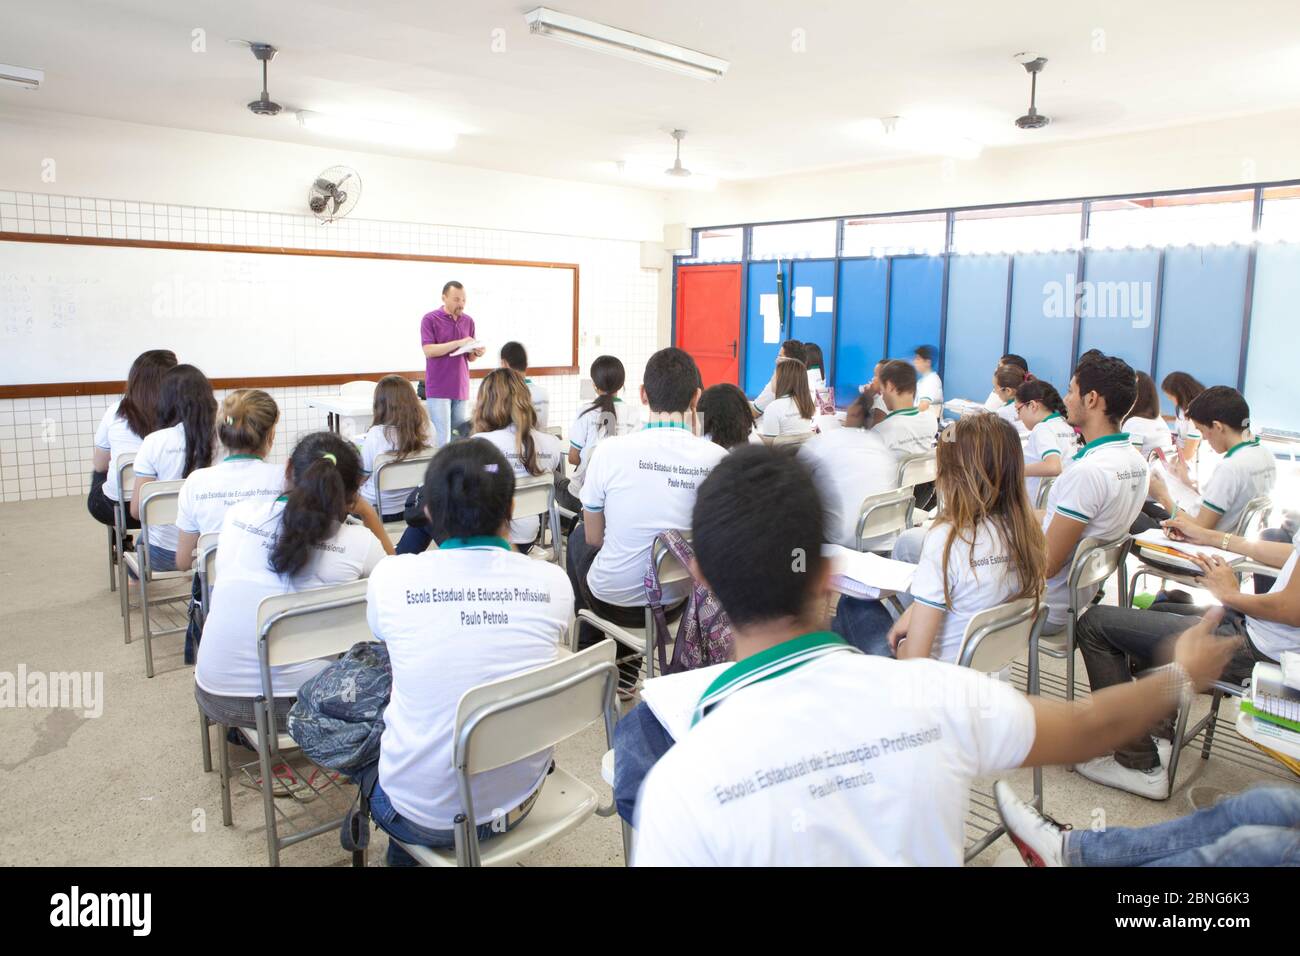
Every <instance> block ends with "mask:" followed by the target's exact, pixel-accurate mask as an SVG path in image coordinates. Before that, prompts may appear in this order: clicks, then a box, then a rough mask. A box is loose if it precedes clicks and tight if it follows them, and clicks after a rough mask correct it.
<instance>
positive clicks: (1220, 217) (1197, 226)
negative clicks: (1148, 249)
mask: <svg viewBox="0 0 1300 956" xmlns="http://www.w3.org/2000/svg"><path fill="white" fill-rule="evenodd" d="M1253 204H1254V192H1253V190H1249V189H1238V190H1232V191H1228V192H1217V193H1188V194H1185V195H1180V196H1151V197H1149V198H1145V199H1144V198H1138V199H1105V200H1097V201H1095V202H1093V204H1092V212H1091V214H1090V216H1089V220H1088V244H1089V245H1090V246H1094V247H1095V246H1166V245H1178V244H1182V245H1207V244H1209V243H1226V242H1246V241H1249V240H1250V238H1251V231H1250V225H1251V224H1250V218H1251V208H1252V206H1253Z"/></svg>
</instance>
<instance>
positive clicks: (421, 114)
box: [0, 0, 1300, 188]
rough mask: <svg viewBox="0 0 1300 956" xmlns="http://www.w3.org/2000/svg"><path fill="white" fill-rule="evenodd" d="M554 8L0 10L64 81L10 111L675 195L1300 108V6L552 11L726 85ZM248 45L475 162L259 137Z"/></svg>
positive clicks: (1097, 3)
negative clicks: (609, 47) (643, 54)
mask: <svg viewBox="0 0 1300 956" xmlns="http://www.w3.org/2000/svg"><path fill="white" fill-rule="evenodd" d="M536 5H537V4H536V3H533V2H529V0H519V2H513V3H512V2H502V0H473V2H464V0H462V2H457V3H447V2H435V0H364V2H360V0H358V2H348V0H275V2H267V0H187V2H185V3H177V2H175V0H40V2H38V3H31V2H22V0H0V63H8V64H16V65H20V66H30V67H38V68H42V69H44V70H45V71H46V78H45V85H44V86H43V87H42V89H41V90H39V91H38V92H34V93H32V92H25V91H22V90H18V89H14V88H12V87H7V86H3V85H0V105H10V106H17V107H28V108H36V109H40V110H49V111H54V112H59V113H67V114H82V115H90V116H96V117H105V118H111V119H117V120H127V121H131V122H137V123H148V124H152V125H158V126H167V127H177V128H182V129H196V130H207V131H212V132H218V133H229V134H234V135H238V136H249V137H259V138H266V139H275V140H283V141H288V142H302V143H313V144H318V145H329V144H335V145H338V146H340V147H346V148H349V149H359V150H363V151H372V152H381V153H392V154H396V155H407V156H427V157H429V158H435V159H437V160H439V161H443V162H452V163H462V164H466V165H470V166H477V167H486V168H493V169H503V170H512V171H517V172H524V173H532V174H538V175H544V176H554V177H562V178H567V179H578V180H589V181H595V182H627V183H629V184H634V185H651V186H655V187H663V188H670V187H677V186H681V185H686V186H697V185H700V184H701V182H702V180H704V178H705V177H717V178H719V179H722V180H738V179H757V178H764V177H770V176H776V175H782V174H787V173H795V172H806V171H809V170H813V169H819V168H827V167H834V166H848V165H860V164H863V163H872V162H882V161H894V160H897V159H900V158H906V157H911V156H917V155H927V154H932V155H937V154H938V153H940V152H942V150H941V149H938V148H935V147H932V146H930V145H926V146H922V147H915V146H913V147H910V148H898V147H895V146H892V145H889V144H886V143H884V142H882V137H881V136H880V135H879V134H878V133H877V134H876V135H874V136H866V137H864V136H862V135H860V134H858V133H857V132H856V131H855V124H862V123H863V122H864V121H866V122H868V123H869V122H870V121H871V120H873V119H878V118H880V117H885V116H894V115H899V116H903V117H907V118H915V119H919V120H925V121H928V122H929V123H930V124H931V127H932V128H933V126H934V125H938V126H940V127H941V128H943V129H946V130H950V131H951V132H952V133H953V134H956V135H959V136H961V137H962V138H964V139H966V140H970V141H974V142H976V143H979V144H982V145H983V146H984V147H985V148H996V147H1003V146H1015V145H1022V144H1030V143H1040V142H1057V141H1061V140H1065V139H1079V138H1092V137H1099V136H1107V135H1112V134H1116V133H1120V132H1126V131H1132V130H1140V129H1148V128H1154V127H1160V126H1169V125H1179V124H1185V123H1190V122H1195V121H1199V120H1204V119H1209V118H1215V117H1222V116H1229V115H1241V114H1247V113H1262V112H1268V111H1273V110H1281V109H1287V108H1293V107H1297V106H1300V4H1297V3H1295V2H1294V0H1256V2H1253V3H1251V4H1249V5H1238V6H1231V5H1226V4H1224V3H1223V2H1222V0H1143V2H1134V0H1092V2H1090V3H1087V4H1055V3H1053V4H1044V3H1040V2H1038V0H984V2H980V3H972V2H970V0H930V2H926V3H899V2H894V3H881V2H863V0H836V2H827V0H820V2H812V0H753V2H747V3H742V2H737V0H708V2H704V0H658V2H655V3H646V2H643V0H637V2H633V0H553V4H552V6H553V8H554V9H558V10H561V11H563V12H565V13H570V14H575V15H578V16H584V17H588V18H591V19H595V20H599V21H601V22H603V23H607V24H610V25H614V26H617V27H621V28H624V29H627V30H632V31H635V32H638V33H643V34H648V35H650V36H654V37H656V38H658V39H662V40H666V41H669V42H673V43H677V44H679V45H682V46H687V47H690V48H693V49H696V50H699V51H702V52H705V53H709V54H712V55H715V56H719V57H723V58H725V59H728V60H730V61H731V69H730V71H729V72H728V73H727V75H726V77H725V78H723V79H722V80H720V81H717V82H705V81H701V80H696V79H693V78H689V77H683V76H678V75H676V74H673V73H668V72H664V71H661V70H657V69H653V68H651V67H648V66H644V65H642V64H639V63H634V62H628V61H626V60H623V59H619V58H616V57H611V56H607V55H603V54H600V53H597V52H592V51H588V50H584V49H579V48H575V47H572V46H569V45H567V44H563V43H559V42H556V41H554V40H550V39H545V38H542V37H536V36H531V35H530V34H529V33H528V30H527V26H526V24H525V22H524V17H523V14H524V12H525V11H527V10H529V9H531V8H532V7H533V6H536ZM196 29H201V30H202V31H204V34H205V40H206V52H193V50H192V45H193V39H192V38H193V31H194V30H196ZM494 31H502V32H497V33H494ZM230 39H245V40H258V41H266V42H270V43H273V44H274V45H276V46H277V47H279V49H280V53H279V55H278V56H277V57H276V59H275V61H274V62H273V63H272V64H271V68H270V94H271V98H272V99H274V100H276V101H278V102H280V103H282V104H284V105H285V106H286V108H292V109H309V110H313V111H317V112H323V113H327V114H332V115H342V116H355V117H361V118H366V119H371V120H384V121H388V122H392V123H401V124H410V125H412V126H422V127H426V128H427V127H432V128H437V129H446V128H454V129H456V130H458V131H459V133H460V135H459V139H458V142H457V145H456V146H455V148H454V149H452V150H451V151H449V152H434V151H426V150H424V149H421V148H409V147H402V146H397V147H394V146H373V145H369V144H366V143H364V142H360V141H356V140H340V139H329V138H327V137H324V136H322V135H320V134H315V133H311V132H308V131H307V130H304V129H301V128H300V127H299V125H298V123H297V122H296V120H295V118H294V117H293V115H292V114H290V113H289V112H288V110H287V109H286V112H285V113H282V114H281V115H280V116H278V117H273V118H271V117H261V116H254V115H252V114H251V113H250V112H249V111H248V110H247V109H246V108H245V105H244V104H246V103H247V102H249V101H250V100H253V99H255V98H256V97H257V95H258V92H259V90H260V88H261V84H260V80H261V77H260V72H259V64H258V63H257V62H256V61H255V60H254V58H253V56H252V55H251V53H250V52H249V50H248V49H246V48H244V47H240V46H236V45H232V44H230V43H228V42H227V40H230ZM494 41H495V45H496V46H497V47H500V46H501V45H502V42H504V49H497V50H494V49H493V46H494ZM800 48H802V49H800ZM1025 50H1028V51H1033V52H1035V53H1038V54H1041V55H1043V56H1046V57H1048V59H1049V63H1048V66H1047V69H1046V71H1045V72H1044V73H1043V74H1042V75H1041V77H1040V82H1039V90H1038V106H1039V109H1040V110H1041V111H1042V112H1044V113H1046V114H1047V115H1049V116H1051V117H1052V120H1053V122H1052V124H1051V125H1050V126H1048V127H1046V128H1045V129H1040V130H1028V131H1027V130H1020V129H1017V128H1016V127H1015V126H1014V125H1013V121H1014V120H1015V118H1016V117H1017V116H1019V115H1020V114H1022V113H1024V112H1025V109H1026V107H1027V105H1028V99H1029V81H1028V79H1029V78H1028V76H1027V74H1026V73H1025V72H1024V70H1023V69H1022V67H1021V66H1020V65H1019V64H1018V63H1017V62H1015V61H1014V60H1013V58H1012V57H1013V54H1015V53H1017V52H1020V51H1025ZM675 127H680V128H683V129H686V130H687V131H688V135H687V137H686V140H685V143H684V146H683V162H684V164H685V165H686V166H687V167H689V168H691V169H692V170H694V171H695V172H696V173H697V174H700V175H697V176H695V177H691V179H688V180H674V179H672V178H670V177H666V176H663V175H662V173H661V170H662V169H664V168H665V167H667V166H669V165H671V163H672V157H673V142H672V139H671V137H670V135H669V131H671V130H672V129H673V128H675ZM620 160H621V161H623V162H624V169H623V172H621V173H620V172H619V171H618V169H617V167H616V165H615V164H616V163H617V162H618V161H620Z"/></svg>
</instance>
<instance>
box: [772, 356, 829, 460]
mask: <svg viewBox="0 0 1300 956" xmlns="http://www.w3.org/2000/svg"><path fill="white" fill-rule="evenodd" d="M772 394H773V395H774V396H775V397H774V398H773V399H772V401H771V402H769V403H768V405H767V407H766V408H764V409H763V414H762V417H760V418H759V420H758V433H759V435H761V436H762V438H763V440H764V441H767V442H770V441H771V440H772V439H774V438H778V437H782V436H787V435H810V434H812V430H813V423H812V419H813V414H814V413H815V412H816V411H817V408H816V406H815V405H813V400H812V393H811V392H809V390H808V370H807V368H806V367H805V366H804V364H803V362H800V361H799V360H798V359H786V360H785V361H784V362H780V363H778V365H777V367H776V378H775V380H774V383H773V386H772Z"/></svg>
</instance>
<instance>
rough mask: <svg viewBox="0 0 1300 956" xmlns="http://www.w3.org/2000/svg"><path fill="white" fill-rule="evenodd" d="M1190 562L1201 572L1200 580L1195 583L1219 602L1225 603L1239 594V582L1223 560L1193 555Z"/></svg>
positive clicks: (1216, 557) (1215, 557)
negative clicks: (1198, 567)
mask: <svg viewBox="0 0 1300 956" xmlns="http://www.w3.org/2000/svg"><path fill="white" fill-rule="evenodd" d="M1192 560H1194V561H1195V562H1196V563H1197V564H1198V565H1199V566H1200V568H1201V572H1202V576H1201V580H1200V581H1199V582H1197V583H1198V584H1200V586H1201V587H1203V588H1205V590H1207V591H1209V592H1210V593H1211V594H1213V595H1214V596H1215V598H1217V599H1218V600H1219V601H1223V602H1226V601H1227V600H1228V599H1230V598H1232V597H1234V596H1235V595H1237V594H1240V593H1241V582H1239V581H1238V580H1237V576H1236V575H1235V574H1233V573H1232V568H1230V567H1228V563H1227V562H1226V561H1224V560H1223V558H1221V557H1219V556H1218V555H1211V556H1210V557H1208V558H1203V557H1201V556H1200V555H1199V554H1194V555H1192Z"/></svg>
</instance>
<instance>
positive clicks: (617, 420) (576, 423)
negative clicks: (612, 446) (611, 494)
mask: <svg viewBox="0 0 1300 956" xmlns="http://www.w3.org/2000/svg"><path fill="white" fill-rule="evenodd" d="M603 418H604V414H603V413H602V412H601V411H600V409H598V408H594V407H592V406H590V405H588V406H587V407H586V408H584V409H583V410H582V411H580V412H579V413H578V417H577V418H575V419H574V420H573V424H572V425H570V426H569V447H570V448H572V449H575V450H576V451H577V452H578V467H577V468H576V469H574V472H573V477H572V478H570V479H569V493H570V494H572V495H573V496H574V497H577V495H578V492H579V491H581V490H582V482H583V481H584V480H585V478H586V476H587V464H588V463H589V462H590V461H591V453H592V452H594V451H595V450H596V446H597V445H598V444H600V441H601V439H602V438H609V437H611V436H613V435H626V434H628V433H629V432H633V431H636V428H637V424H638V422H639V419H640V414H639V413H638V411H637V406H636V405H633V404H631V403H629V402H625V401H623V399H621V398H618V397H615V399H614V419H613V421H604V420H603Z"/></svg>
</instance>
